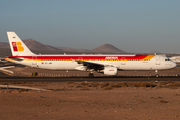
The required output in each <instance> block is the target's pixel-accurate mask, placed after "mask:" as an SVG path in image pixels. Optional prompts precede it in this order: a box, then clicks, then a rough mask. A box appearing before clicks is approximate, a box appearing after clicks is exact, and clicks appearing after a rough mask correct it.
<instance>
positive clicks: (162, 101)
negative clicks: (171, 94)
mask: <svg viewBox="0 0 180 120" xmlns="http://www.w3.org/2000/svg"><path fill="white" fill-rule="evenodd" d="M159 102H160V103H168V101H165V100H159Z"/></svg>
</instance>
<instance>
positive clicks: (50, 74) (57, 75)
mask: <svg viewBox="0 0 180 120" xmlns="http://www.w3.org/2000/svg"><path fill="white" fill-rule="evenodd" d="M13 76H21V77H88V74H54V73H38V72H34V73H27V72H14V74H13ZM95 76H96V77H103V76H107V75H104V74H95ZM117 76H127V77H155V76H156V74H118V75H117ZM158 76H159V77H179V76H180V75H179V74H158Z"/></svg>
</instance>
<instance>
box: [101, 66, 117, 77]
mask: <svg viewBox="0 0 180 120" xmlns="http://www.w3.org/2000/svg"><path fill="white" fill-rule="evenodd" d="M117 73H118V69H117V67H111V66H108V67H104V74H105V75H117Z"/></svg>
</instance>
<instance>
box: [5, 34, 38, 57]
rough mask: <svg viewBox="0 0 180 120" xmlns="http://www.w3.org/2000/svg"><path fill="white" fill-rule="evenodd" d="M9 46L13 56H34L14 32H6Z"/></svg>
mask: <svg viewBox="0 0 180 120" xmlns="http://www.w3.org/2000/svg"><path fill="white" fill-rule="evenodd" d="M7 36H8V39H9V44H10V48H11V52H12V55H13V56H22V55H24V56H27V55H35V54H34V53H32V52H31V51H30V50H29V48H28V47H27V46H26V45H25V44H24V43H23V42H22V40H21V39H20V38H19V37H18V36H17V35H16V33H15V32H7Z"/></svg>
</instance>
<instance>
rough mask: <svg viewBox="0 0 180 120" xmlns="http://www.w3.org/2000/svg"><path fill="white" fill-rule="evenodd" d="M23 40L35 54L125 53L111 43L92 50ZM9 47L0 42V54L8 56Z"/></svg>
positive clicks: (7, 44) (9, 53)
mask: <svg viewBox="0 0 180 120" xmlns="http://www.w3.org/2000/svg"><path fill="white" fill-rule="evenodd" d="M23 42H24V43H25V44H26V45H27V47H28V48H29V49H30V50H31V51H32V52H34V53H36V54H39V53H41V54H62V53H68V54H70V53H71V54H82V53H96V54H97V53H98V54H105V53H125V52H124V51H122V50H120V49H118V48H116V47H114V46H113V45H111V44H104V45H101V46H99V47H97V48H94V49H92V50H87V49H73V48H68V47H53V46H49V45H45V44H42V43H40V42H37V41H35V40H33V39H26V40H23ZM10 55H11V52H10V47H9V43H4V42H0V56H10Z"/></svg>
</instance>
